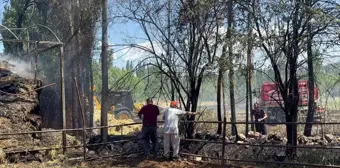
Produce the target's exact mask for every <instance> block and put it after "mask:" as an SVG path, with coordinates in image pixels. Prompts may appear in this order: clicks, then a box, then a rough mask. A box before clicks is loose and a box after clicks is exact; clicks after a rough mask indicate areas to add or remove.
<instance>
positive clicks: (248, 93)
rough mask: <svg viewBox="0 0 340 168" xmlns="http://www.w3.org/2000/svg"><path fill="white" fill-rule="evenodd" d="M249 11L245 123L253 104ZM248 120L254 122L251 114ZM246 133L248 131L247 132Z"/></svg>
mask: <svg viewBox="0 0 340 168" xmlns="http://www.w3.org/2000/svg"><path fill="white" fill-rule="evenodd" d="M250 6H251V1H250V0H249V1H248V7H249V8H250ZM251 24H252V22H251V13H250V12H248V16H247V29H248V35H247V36H248V38H247V79H246V80H247V84H248V85H247V91H248V92H247V97H248V99H247V100H248V103H249V106H248V107H247V109H248V112H247V116H246V117H247V119H246V120H247V123H248V120H249V112H250V111H251V109H252V106H253V99H252V98H253V95H252V87H251V78H252V61H251V60H252V58H251V53H252V49H253V44H252V27H251ZM250 121H251V122H252V123H253V122H254V117H253V116H252V115H250ZM246 129H249V128H248V125H247V126H246ZM251 130H252V131H255V129H254V124H251ZM246 134H248V131H247V133H246Z"/></svg>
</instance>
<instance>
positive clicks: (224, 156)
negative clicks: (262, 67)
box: [0, 120, 340, 167]
mask: <svg viewBox="0 0 340 168" xmlns="http://www.w3.org/2000/svg"><path fill="white" fill-rule="evenodd" d="M192 122H197V123H214V124H217V123H222V124H223V127H224V131H223V132H224V133H223V135H222V137H221V139H222V141H221V140H201V139H185V138H183V139H181V141H188V142H204V143H213V144H220V145H222V146H221V148H222V149H228V145H238V146H254V147H261V148H264V147H268V148H286V147H288V146H287V145H267V144H252V143H239V142H227V138H226V136H225V128H226V127H227V125H231V124H245V122H235V123H232V122H226V120H224V121H223V122H212V121H206V122H205V121H192ZM159 123H163V121H160V122H159ZM140 124H142V123H131V124H122V125H113V126H105V127H91V128H79V129H59V130H46V131H31V132H17V133H2V134H0V137H4V136H12V135H23V134H34V133H52V132H61V133H66V132H70V131H83V133H86V131H88V130H94V129H101V128H114V127H120V128H123V127H125V126H130V125H140ZM248 124H251V123H248ZM275 124H284V125H288V124H296V125H302V124H306V123H303V122H295V123H288V122H281V123H275ZM312 124H321V125H338V124H340V123H339V122H332V123H312ZM121 135H122V134H121ZM159 138H160V139H161V138H162V137H159ZM139 140H142V138H134V139H124V138H122V139H121V140H115V141H110V142H105V143H93V144H87V143H86V140H85V141H83V144H82V145H67V144H63V146H61V147H51V148H38V149H25V150H17V151H13V150H12V151H6V150H5V151H4V152H5V153H6V154H7V155H9V154H15V153H30V152H37V151H46V150H56V149H63V151H64V153H65V151H66V150H67V149H68V148H83V151H84V153H83V160H86V161H88V160H95V159H99V158H112V157H123V156H127V155H130V154H140V153H141V151H134V152H128V153H124V152H123V151H121V153H119V154H114V155H108V156H99V157H95V158H93V157H87V152H86V151H87V148H88V147H90V146H101V145H102V146H103V145H108V144H115V143H124V142H131V141H139ZM289 147H291V148H297V149H299V148H304V149H310V150H311V151H312V150H313V149H322V150H340V148H339V146H334V147H332V146H307V145H297V146H289ZM222 152H223V153H222V156H220V157H210V156H203V155H199V154H194V153H187V152H181V153H180V154H181V155H183V156H188V157H189V158H190V159H193V160H195V158H197V157H201V158H202V159H204V158H206V159H211V160H217V161H220V164H221V166H222V167H225V166H226V165H227V164H230V163H241V164H245V163H249V164H251V163H253V164H274V165H294V166H307V167H340V166H339V165H326V164H324V165H323V164H309V163H298V162H283V161H282V162H280V161H265V160H248V159H233V158H229V157H228V154H227V152H226V151H224V150H222Z"/></svg>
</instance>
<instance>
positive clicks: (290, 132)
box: [284, 0, 300, 158]
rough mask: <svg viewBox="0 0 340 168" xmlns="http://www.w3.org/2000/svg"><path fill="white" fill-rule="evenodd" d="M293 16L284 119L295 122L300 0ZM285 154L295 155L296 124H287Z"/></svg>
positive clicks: (297, 96) (297, 100)
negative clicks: (291, 50) (291, 52)
mask: <svg viewBox="0 0 340 168" xmlns="http://www.w3.org/2000/svg"><path fill="white" fill-rule="evenodd" d="M295 3H296V6H295V11H294V16H293V21H292V24H293V39H292V40H293V46H292V49H293V54H290V55H289V57H288V61H289V79H290V82H289V92H288V100H286V102H285V106H284V107H285V108H287V109H286V120H287V122H297V112H298V103H299V91H298V81H297V75H296V71H297V58H298V55H299V39H298V33H299V32H298V30H299V27H298V19H299V9H300V0H297V1H296V2H295ZM286 126H287V140H288V141H287V143H288V146H287V155H288V156H289V157H290V158H294V157H295V155H296V148H295V147H292V146H296V145H297V125H296V124H287V125H286Z"/></svg>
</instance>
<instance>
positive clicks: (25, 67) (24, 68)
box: [0, 55, 34, 79]
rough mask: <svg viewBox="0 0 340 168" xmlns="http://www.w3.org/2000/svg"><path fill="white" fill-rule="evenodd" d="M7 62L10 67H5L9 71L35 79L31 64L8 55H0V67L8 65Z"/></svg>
mask: <svg viewBox="0 0 340 168" xmlns="http://www.w3.org/2000/svg"><path fill="white" fill-rule="evenodd" d="M6 62H7V63H8V66H5V67H4V68H6V69H9V70H10V71H12V72H13V73H16V74H18V75H19V76H21V77H24V78H30V79H32V78H34V73H33V71H32V66H31V63H27V62H25V61H23V60H20V59H18V58H13V57H11V56H8V55H0V65H1V64H6Z"/></svg>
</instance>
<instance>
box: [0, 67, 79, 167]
mask: <svg viewBox="0 0 340 168" xmlns="http://www.w3.org/2000/svg"><path fill="white" fill-rule="evenodd" d="M3 64H5V63H2V62H1V61H0V134H3V133H18V132H31V131H41V130H42V128H41V118H40V116H39V113H40V108H39V94H40V90H39V88H40V87H41V86H42V82H41V81H40V80H34V79H28V78H24V77H21V76H19V75H18V74H15V73H13V72H11V71H10V70H9V69H7V67H8V66H2V65H3ZM67 141H68V145H78V144H81V143H80V142H79V141H78V140H76V139H75V138H73V137H71V136H67ZM60 146H61V133H59V132H56V133H35V134H22V135H1V136H0V155H1V156H0V162H4V159H3V158H4V153H11V152H13V151H25V150H33V149H38V148H43V147H60ZM37 153H39V154H40V155H45V151H39V152H37ZM37 153H27V154H20V155H25V157H24V158H27V157H28V156H29V155H30V156H32V155H36V154H37ZM58 153H60V152H58ZM5 157H6V160H7V161H8V160H13V159H12V155H11V156H10V155H7V154H5ZM22 158H23V157H22V156H20V157H19V160H22ZM16 159H18V157H16ZM16 161H17V160H15V162H16Z"/></svg>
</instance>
